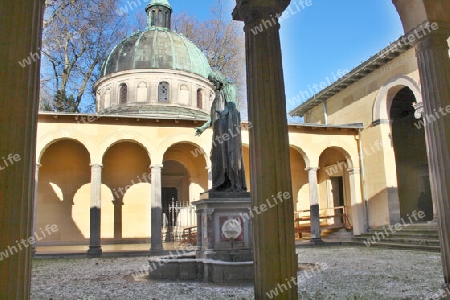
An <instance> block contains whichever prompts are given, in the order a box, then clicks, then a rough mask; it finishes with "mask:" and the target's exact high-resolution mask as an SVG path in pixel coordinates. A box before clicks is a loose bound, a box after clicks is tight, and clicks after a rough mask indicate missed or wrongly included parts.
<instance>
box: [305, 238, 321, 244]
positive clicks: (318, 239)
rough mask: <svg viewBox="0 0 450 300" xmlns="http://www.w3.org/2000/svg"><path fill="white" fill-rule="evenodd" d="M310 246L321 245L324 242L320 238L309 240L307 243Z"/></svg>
mask: <svg viewBox="0 0 450 300" xmlns="http://www.w3.org/2000/svg"><path fill="white" fill-rule="evenodd" d="M309 243H310V244H311V245H323V244H325V242H324V241H323V240H322V239H321V238H317V239H311V241H310V242H309Z"/></svg>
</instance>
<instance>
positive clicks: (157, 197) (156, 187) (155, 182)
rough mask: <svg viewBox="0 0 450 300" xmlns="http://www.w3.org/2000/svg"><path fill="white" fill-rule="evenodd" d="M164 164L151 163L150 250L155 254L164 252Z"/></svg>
mask: <svg viewBox="0 0 450 300" xmlns="http://www.w3.org/2000/svg"><path fill="white" fill-rule="evenodd" d="M162 167H163V165H151V166H150V168H151V169H152V213H151V214H152V229H151V233H152V236H151V247H150V251H151V252H152V253H153V254H158V253H160V252H162V251H163V250H164V249H163V246H162V238H161V230H162V226H161V222H162V220H161V217H162V202H161V169H162Z"/></svg>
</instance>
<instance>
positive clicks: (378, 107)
mask: <svg viewBox="0 0 450 300" xmlns="http://www.w3.org/2000/svg"><path fill="white" fill-rule="evenodd" d="M404 87H409V88H410V89H411V91H412V92H413V93H414V96H415V97H416V100H417V102H422V94H421V90H420V86H419V84H418V83H417V82H416V81H415V80H414V79H412V78H411V77H409V76H405V75H399V76H395V77H392V78H391V79H389V80H388V81H386V82H385V83H384V84H383V85H382V86H381V88H380V90H379V91H378V94H377V97H376V99H375V102H374V104H373V109H372V122H373V123H380V122H388V120H389V111H390V109H391V105H392V100H393V99H394V97H395V95H396V94H397V92H398V91H400V90H401V89H402V88H404Z"/></svg>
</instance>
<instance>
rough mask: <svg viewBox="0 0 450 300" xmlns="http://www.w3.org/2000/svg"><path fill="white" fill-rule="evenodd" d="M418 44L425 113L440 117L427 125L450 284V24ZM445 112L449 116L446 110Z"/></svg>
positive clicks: (438, 212)
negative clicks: (449, 44) (449, 39)
mask: <svg viewBox="0 0 450 300" xmlns="http://www.w3.org/2000/svg"><path fill="white" fill-rule="evenodd" d="M439 27H440V29H439V30H436V31H435V32H432V33H430V34H428V35H426V36H424V37H423V38H422V39H421V40H420V41H419V42H418V43H416V45H415V47H416V52H417V62H418V65H419V73H420V79H421V82H422V96H423V103H424V113H425V115H428V116H431V115H434V116H436V115H437V116H440V117H439V118H437V120H436V121H434V122H431V123H429V124H428V125H427V126H426V127H425V134H426V137H427V141H428V165H429V170H430V181H432V182H433V184H432V185H431V186H432V191H431V193H432V195H433V199H434V204H435V205H436V211H437V221H438V227H439V232H440V243H441V256H442V265H443V269H444V279H445V283H446V284H447V285H449V284H450V152H449V151H450V114H448V110H446V109H447V108H449V110H450V58H449V53H448V49H449V48H448V44H447V38H448V36H449V35H450V24H445V23H439ZM442 112H445V115H444V113H442Z"/></svg>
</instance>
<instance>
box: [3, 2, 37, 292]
mask: <svg viewBox="0 0 450 300" xmlns="http://www.w3.org/2000/svg"><path fill="white" fill-rule="evenodd" d="M43 9H44V1H37V0H35V1H32V0H27V1H15V0H2V1H0V28H1V30H0V78H1V80H0V107H1V113H0V158H1V157H5V158H7V157H8V155H10V154H11V155H18V156H15V157H16V158H18V157H20V160H19V161H16V160H14V163H13V164H12V163H11V164H10V165H8V167H6V166H5V165H4V164H2V168H3V167H6V168H4V169H2V170H0V232H1V234H0V251H4V250H6V249H7V247H8V246H11V247H13V246H15V247H17V242H16V241H19V242H20V241H21V240H22V239H27V238H29V237H31V236H32V223H33V222H32V215H33V193H34V175H35V174H34V168H35V151H36V150H35V149H36V120H37V108H38V103H39V69H40V65H39V60H38V59H37V56H36V55H38V53H39V52H38V48H39V47H40V43H41V30H42V28H41V27H42V25H41V24H42V16H43ZM30 54H34V56H33V57H34V59H35V60H36V61H33V59H32V63H31V64H30V65H27V66H24V67H22V66H21V65H20V64H19V61H20V62H22V60H24V59H26V58H28V57H30ZM10 157H11V156H10ZM2 163H4V162H3V160H2ZM30 275H31V247H26V248H25V249H23V250H20V251H18V252H17V253H14V252H12V253H9V257H8V258H3V259H2V260H1V261H0V278H1V280H0V299H7V300H9V299H11V300H12V299H29V296H30V294H29V293H30V281H31V276H30Z"/></svg>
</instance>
